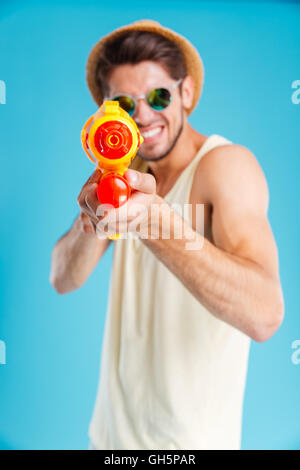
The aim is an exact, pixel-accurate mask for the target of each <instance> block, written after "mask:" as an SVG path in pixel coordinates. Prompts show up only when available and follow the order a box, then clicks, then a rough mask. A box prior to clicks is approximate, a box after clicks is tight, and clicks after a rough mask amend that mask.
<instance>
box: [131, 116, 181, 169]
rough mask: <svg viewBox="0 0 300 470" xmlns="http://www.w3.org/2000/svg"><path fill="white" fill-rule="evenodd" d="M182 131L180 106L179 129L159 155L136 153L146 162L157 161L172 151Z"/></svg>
mask: <svg viewBox="0 0 300 470" xmlns="http://www.w3.org/2000/svg"><path fill="white" fill-rule="evenodd" d="M182 131H183V109H182V108H181V122H180V126H179V129H178V132H177V134H176V136H175V137H174V139H173V141H172V142H171V144H170V146H169V147H168V149H167V150H166V151H165V152H164V153H163V154H161V155H159V156H158V157H150V158H148V157H145V156H143V154H142V153H140V152H137V155H138V156H139V157H140V158H142V160H145V161H147V162H157V161H159V160H162V159H163V158H165V157H166V156H167V155H169V153H170V152H172V150H173V148H174V147H175V145H176V144H177V141H178V139H179V137H180V135H181V133H182Z"/></svg>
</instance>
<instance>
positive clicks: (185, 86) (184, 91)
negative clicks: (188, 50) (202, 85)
mask: <svg viewBox="0 0 300 470" xmlns="http://www.w3.org/2000/svg"><path fill="white" fill-rule="evenodd" d="M181 96H182V104H183V107H184V108H185V109H189V108H190V107H191V106H192V104H193V98H194V82H193V79H192V77H191V76H190V75H187V76H186V77H185V78H184V80H183V82H182V85H181Z"/></svg>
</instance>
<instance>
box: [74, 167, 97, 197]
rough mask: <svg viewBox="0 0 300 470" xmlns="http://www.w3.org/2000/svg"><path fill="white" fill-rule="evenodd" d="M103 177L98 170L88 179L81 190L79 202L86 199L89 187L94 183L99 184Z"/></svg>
mask: <svg viewBox="0 0 300 470" xmlns="http://www.w3.org/2000/svg"><path fill="white" fill-rule="evenodd" d="M101 176H102V172H101V171H100V170H99V168H97V169H96V170H95V171H94V172H93V173H92V174H91V176H90V177H89V178H88V179H87V181H86V182H85V183H84V185H83V186H82V188H81V191H80V193H79V196H78V198H77V200H79V199H81V198H82V197H83V199H84V197H85V194H84V193H85V191H86V189H88V187H89V185H90V184H93V183H99V181H100V179H101Z"/></svg>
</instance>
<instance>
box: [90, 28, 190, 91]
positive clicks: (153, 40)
mask: <svg viewBox="0 0 300 470" xmlns="http://www.w3.org/2000/svg"><path fill="white" fill-rule="evenodd" d="M145 60H151V61H153V62H159V63H160V64H161V65H162V66H163V67H164V68H165V69H166V70H167V72H168V73H169V75H170V77H172V78H173V79H174V80H178V79H180V78H184V77H185V76H186V75H187V69H186V65H185V61H184V57H183V54H182V52H181V50H180V49H179V47H178V46H177V45H176V44H175V43H174V42H172V41H170V40H169V39H167V38H165V37H164V36H161V35H160V34H157V33H151V32H148V31H130V32H126V33H124V34H122V35H120V36H118V37H117V38H115V39H114V38H113V39H111V40H110V41H108V42H106V43H105V45H104V46H103V49H102V51H101V56H100V59H99V62H98V66H97V80H99V84H100V87H101V89H102V91H103V92H104V94H108V93H109V89H108V79H109V76H110V74H111V72H112V71H113V69H114V68H115V67H117V66H118V65H123V64H138V63H140V62H142V61H145Z"/></svg>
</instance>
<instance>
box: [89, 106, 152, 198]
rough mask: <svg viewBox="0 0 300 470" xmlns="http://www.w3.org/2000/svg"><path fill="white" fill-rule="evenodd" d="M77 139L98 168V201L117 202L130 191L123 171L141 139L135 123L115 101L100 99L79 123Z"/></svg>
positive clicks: (126, 196)
mask: <svg viewBox="0 0 300 470" xmlns="http://www.w3.org/2000/svg"><path fill="white" fill-rule="evenodd" d="M81 141H82V146H83V148H84V150H85V152H86V154H87V156H88V157H89V158H90V160H92V162H93V163H95V164H96V165H97V166H98V168H99V169H100V170H101V172H102V176H101V180H100V181H99V184H98V188H97V196H98V199H99V201H100V202H101V203H102V204H111V205H112V206H113V207H119V206H121V205H122V204H124V203H125V202H126V201H127V200H128V198H129V197H130V193H131V190H130V186H129V184H128V182H127V180H126V179H125V178H124V177H123V174H124V173H125V171H126V170H127V169H128V167H129V165H130V163H131V161H132V160H133V158H134V157H135V155H136V152H137V150H138V148H139V146H140V145H141V144H142V142H143V137H142V136H141V134H140V131H139V129H138V127H137V125H136V123H135V122H134V120H133V119H132V118H131V117H130V116H129V114H128V113H127V112H126V111H124V110H123V109H122V108H121V107H120V106H119V102H118V101H104V102H103V105H102V106H100V108H99V109H98V111H97V112H96V113H95V114H94V115H93V116H91V117H90V118H89V119H88V120H87V122H86V123H85V125H84V126H83V129H82V131H81Z"/></svg>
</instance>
